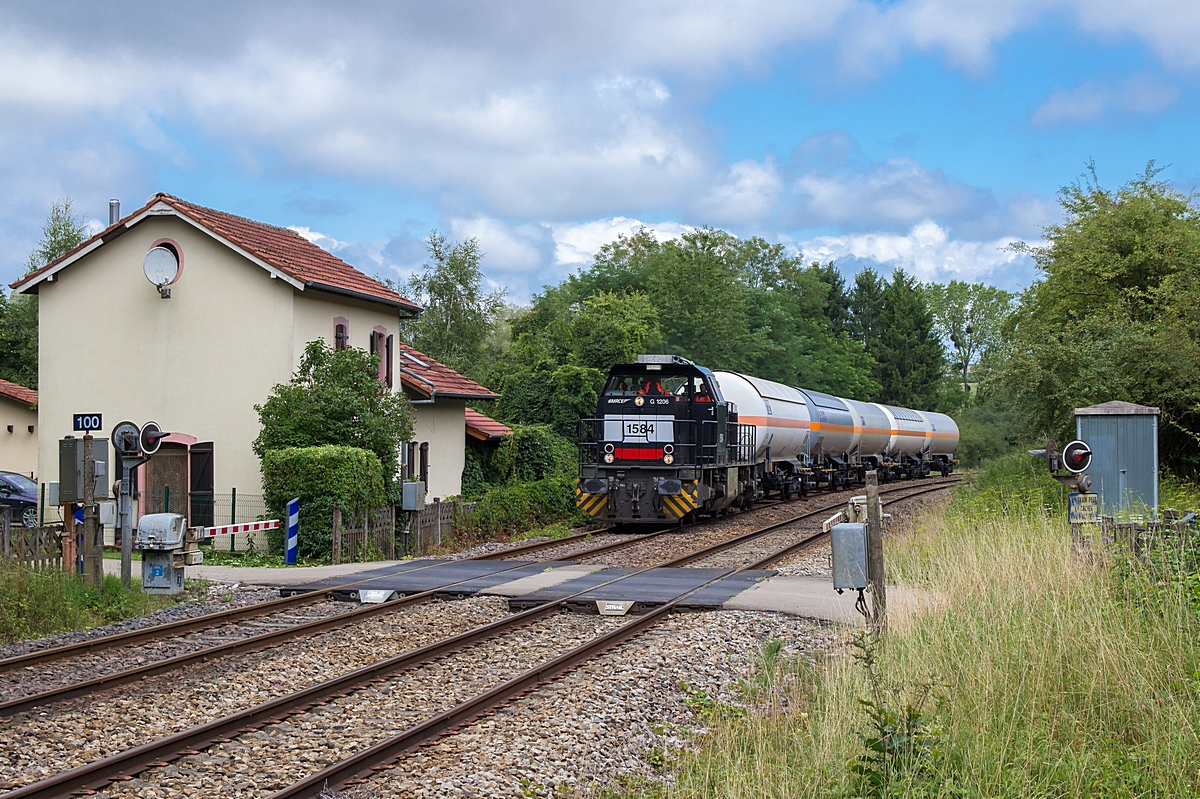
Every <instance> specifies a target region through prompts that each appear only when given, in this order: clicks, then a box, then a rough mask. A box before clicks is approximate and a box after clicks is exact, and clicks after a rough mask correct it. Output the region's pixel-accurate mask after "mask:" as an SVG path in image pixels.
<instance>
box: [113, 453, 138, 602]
mask: <svg viewBox="0 0 1200 799" xmlns="http://www.w3.org/2000/svg"><path fill="white" fill-rule="evenodd" d="M116 457H117V462H118V463H119V464H120V465H121V490H120V492H119V494H118V496H117V526H118V529H120V531H121V585H123V586H125V587H126V588H129V586H130V584H131V583H132V582H133V498H132V496H131V495H130V493H131V492H130V489H131V487H132V480H131V479H130V478H131V472H132V471H133V469H134V465H133V463H132V461H131V460H130V459H129V458H124V457H122V456H121V453H120V452H117V453H116Z"/></svg>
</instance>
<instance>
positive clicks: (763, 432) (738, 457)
mask: <svg viewBox="0 0 1200 799" xmlns="http://www.w3.org/2000/svg"><path fill="white" fill-rule="evenodd" d="M579 432H580V437H579V479H578V482H577V485H576V503H577V504H578V505H579V507H581V508H583V509H584V510H586V511H587V512H588V513H590V514H591V515H593V516H595V517H596V518H597V519H598V520H600V521H611V522H619V523H637V522H645V523H659V524H661V523H667V522H676V521H682V520H684V519H689V518H692V517H694V516H696V515H699V514H714V513H722V512H725V511H727V510H729V509H730V508H733V507H741V508H748V507H750V506H751V505H752V504H753V503H754V502H756V501H758V500H759V499H762V498H763V497H765V496H768V495H771V494H774V495H777V496H779V497H781V498H783V499H788V498H790V497H791V496H793V495H803V494H805V493H807V492H808V491H812V490H815V489H819V488H829V489H831V490H837V489H839V488H842V487H845V486H848V485H850V484H852V483H854V482H861V481H862V480H863V479H864V477H865V474H866V472H867V470H868V469H875V470H876V471H877V472H878V473H879V475H880V479H881V480H885V481H886V480H891V479H898V478H915V477H924V476H927V475H928V474H929V473H930V472H931V471H938V472H940V473H941V474H943V475H945V474H949V472H950V471H951V470H952V469H953V466H954V449H955V446H956V445H957V443H958V428H957V426H956V425H955V424H954V421H953V420H952V419H950V417H948V416H945V415H944V414H940V413H926V412H922V411H914V410H910V409H907V408H896V407H893V406H887V405H880V404H877V403H868V402H859V401H857V400H849V399H842V398H840V397H834V396H832V395H829V394H823V393H821V392H817V391H810V390H807V389H802V388H795V387H792V386H786V385H783V384H780V383H775V382H772V381H770V380H763V379H761V378H757V377H752V376H750V375H744V374H738V373H736V372H723V371H718V372H712V371H709V370H708V369H705V368H704V367H702V366H697V365H696V364H693V363H692V362H691V361H688V360H686V359H684V358H680V357H678V356H674V355H642V356H639V357H638V359H637V362H636V363H633V364H623V365H619V366H614V367H613V368H612V369H611V370H610V371H609V375H608V378H607V380H606V382H605V385H604V389H603V390H602V391H601V394H600V399H599V402H598V408H597V415H596V418H595V419H584V420H582V421H581V422H580V431H579Z"/></svg>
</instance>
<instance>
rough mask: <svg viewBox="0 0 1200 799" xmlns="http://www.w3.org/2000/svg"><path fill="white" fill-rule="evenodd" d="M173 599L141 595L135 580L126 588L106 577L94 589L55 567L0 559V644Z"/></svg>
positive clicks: (103, 621) (102, 620) (139, 612)
mask: <svg viewBox="0 0 1200 799" xmlns="http://www.w3.org/2000/svg"><path fill="white" fill-rule="evenodd" d="M184 596H187V594H184ZM175 602H176V599H175V598H173V597H169V596H151V595H148V594H143V593H141V590H140V586H139V584H138V583H137V582H135V583H134V585H133V588H131V589H126V588H124V587H123V586H122V585H121V581H120V580H119V579H118V578H116V577H113V576H111V575H110V576H106V577H105V578H104V582H103V584H102V585H101V586H100V587H99V588H88V587H87V586H85V585H84V584H83V578H81V577H77V576H75V575H68V574H66V573H64V572H62V571H61V570H59V569H45V570H37V571H34V570H33V569H29V568H26V567H24V566H22V565H20V564H17V563H13V562H11V561H0V644H7V643H11V642H13V641H20V640H23V639H26V638H40V637H42V636H45V635H51V634H53V633H58V632H64V631H67V630H84V629H87V628H89V627H96V626H98V625H101V624H111V623H113V622H116V621H121V620H123V619H128V618H132V617H134V616H140V615H142V614H144V613H149V612H151V611H153V610H158V609H159V608H165V607H169V606H170V605H173V604H175Z"/></svg>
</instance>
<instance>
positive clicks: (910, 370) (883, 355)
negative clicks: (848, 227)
mask: <svg viewBox="0 0 1200 799" xmlns="http://www.w3.org/2000/svg"><path fill="white" fill-rule="evenodd" d="M879 328H880V332H879V339H878V341H877V343H876V346H875V348H874V351H873V353H872V354H873V355H874V356H875V360H876V361H877V362H878V367H877V369H878V371H877V376H878V379H879V384H880V387H881V388H880V392H879V400H880V401H881V402H886V403H888V404H891V405H901V406H905V407H909V408H918V409H920V408H931V407H933V406H934V405H935V404H937V400H938V394H939V388H940V386H941V381H942V374H943V372H944V368H945V360H944V358H943V350H942V343H941V342H940V341H939V340H938V337H937V336H936V335H935V334H934V332H933V314H932V313H930V311H929V306H928V304H927V303H926V302H925V297H924V295H923V293H922V291H921V285H920V284H919V283H918V282H917V281H916V279H915V278H912V277H909V276H908V275H906V274H905V273H904V270H902V269H897V270H896V271H895V272H893V273H892V281H891V282H890V283H888V284H887V287H886V288H885V289H884V290H883V302H882V306H881V309H880V314H879Z"/></svg>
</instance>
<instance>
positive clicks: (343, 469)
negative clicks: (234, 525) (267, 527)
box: [263, 445, 387, 558]
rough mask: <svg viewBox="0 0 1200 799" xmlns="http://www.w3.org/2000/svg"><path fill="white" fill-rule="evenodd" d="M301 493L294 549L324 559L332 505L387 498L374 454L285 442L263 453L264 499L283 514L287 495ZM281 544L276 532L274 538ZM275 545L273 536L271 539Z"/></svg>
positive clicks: (373, 503)
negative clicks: (298, 532) (298, 445)
mask: <svg viewBox="0 0 1200 799" xmlns="http://www.w3.org/2000/svg"><path fill="white" fill-rule="evenodd" d="M293 497H299V498H300V541H299V547H298V549H299V554H300V556H301V557H306V558H327V557H329V553H330V549H331V547H332V526H333V507H334V505H337V506H338V507H339V508H341V509H342V511H343V512H347V513H354V512H358V511H362V510H364V509H366V508H377V507H380V506H381V505H383V504H385V502H386V500H387V498H386V494H385V492H384V487H383V468H382V466H381V465H380V463H379V458H378V457H377V456H376V455H375V453H373V452H370V451H369V450H365V449H358V448H357V447H338V446H333V445H326V446H320V447H289V448H285V449H276V450H268V451H267V452H264V453H263V499H264V500H265V501H266V504H267V507H268V508H269V509H270V510H271V512H272V513H274V514H278V518H280V519H284V518H285V515H286V513H287V503H288V500H290V499H292V498H293ZM278 538H279V540H280V543H281V538H282V537H281V536H280V537H278ZM272 545H273V546H277V545H278V544H276V541H274V540H273V541H272Z"/></svg>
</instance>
